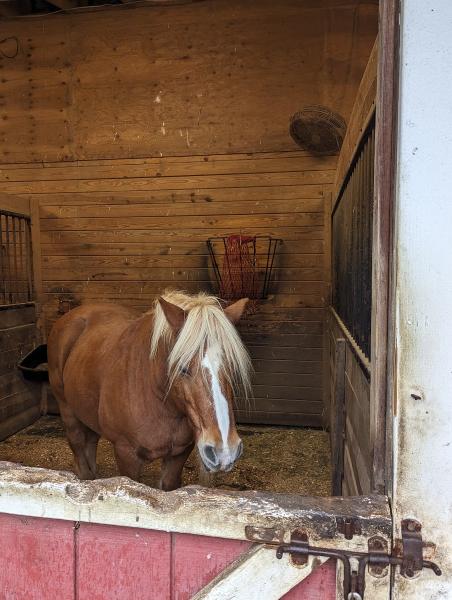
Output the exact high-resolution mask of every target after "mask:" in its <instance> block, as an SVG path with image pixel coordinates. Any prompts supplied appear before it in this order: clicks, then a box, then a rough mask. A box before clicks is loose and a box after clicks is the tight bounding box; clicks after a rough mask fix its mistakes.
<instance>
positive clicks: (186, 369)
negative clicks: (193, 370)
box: [180, 367, 190, 375]
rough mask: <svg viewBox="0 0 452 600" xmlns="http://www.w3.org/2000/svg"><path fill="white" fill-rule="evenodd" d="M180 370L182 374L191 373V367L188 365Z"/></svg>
mask: <svg viewBox="0 0 452 600" xmlns="http://www.w3.org/2000/svg"><path fill="white" fill-rule="evenodd" d="M180 372H181V373H182V375H190V369H189V368H188V367H183V368H182V369H181V370H180Z"/></svg>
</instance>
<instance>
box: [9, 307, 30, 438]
mask: <svg viewBox="0 0 452 600" xmlns="http://www.w3.org/2000/svg"><path fill="white" fill-rule="evenodd" d="M38 339H39V334H38V329H37V327H36V310H35V305H34V304H30V305H25V304H22V305H15V306H0V440H3V439H5V438H7V437H8V436H10V435H12V434H13V433H16V431H19V430H20V429H23V428H24V427H26V426H27V425H30V423H33V422H34V421H36V419H37V418H38V417H39V415H40V387H39V385H37V384H33V383H28V382H26V381H25V380H24V379H23V377H22V375H21V374H20V372H19V370H18V369H17V363H18V362H19V361H20V359H21V358H22V357H23V356H24V355H25V354H27V353H28V352H30V350H32V349H33V348H34V346H35V345H36V343H37V342H38Z"/></svg>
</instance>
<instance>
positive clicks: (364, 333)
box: [332, 121, 375, 358]
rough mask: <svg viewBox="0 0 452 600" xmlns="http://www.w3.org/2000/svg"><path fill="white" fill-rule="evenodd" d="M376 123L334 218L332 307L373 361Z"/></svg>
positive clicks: (361, 151) (341, 196)
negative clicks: (373, 227)
mask: <svg viewBox="0 0 452 600" xmlns="http://www.w3.org/2000/svg"><path fill="white" fill-rule="evenodd" d="M374 157H375V121H373V122H372V123H371V124H370V126H369V128H368V130H367V131H366V133H365V134H364V136H363V139H362V142H361V144H360V147H359V149H358V152H357V155H356V157H355V159H354V161H353V163H352V166H351V168H350V171H349V173H348V176H347V178H346V180H345V183H344V186H343V188H342V191H341V194H340V196H339V199H338V202H337V204H336V207H335V209H334V212H333V217H332V254H333V265H332V266H333V289H332V295H333V299H332V301H333V308H334V309H335V311H336V313H337V314H338V315H339V317H340V318H341V319H342V321H343V322H344V324H345V326H346V327H347V328H348V330H349V331H350V333H351V335H352V336H353V338H354V340H355V342H356V343H357V344H358V346H359V347H360V348H361V350H362V351H363V353H364V354H365V355H366V357H367V358H370V335H371V305H372V213H373V194H374Z"/></svg>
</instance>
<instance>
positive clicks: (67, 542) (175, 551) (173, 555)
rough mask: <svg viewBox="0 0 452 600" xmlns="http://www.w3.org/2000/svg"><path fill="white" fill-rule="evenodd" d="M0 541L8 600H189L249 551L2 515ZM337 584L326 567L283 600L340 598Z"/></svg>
mask: <svg viewBox="0 0 452 600" xmlns="http://www.w3.org/2000/svg"><path fill="white" fill-rule="evenodd" d="M0 536H1V544H0V598H1V600H56V599H58V600H132V599H133V600H188V599H189V598H191V597H192V596H193V594H195V593H196V592H197V591H199V590H200V589H202V588H203V587H204V586H205V585H206V584H207V583H208V582H209V581H210V580H211V579H212V578H213V577H215V576H216V575H217V574H218V573H220V572H221V571H222V570H223V569H224V568H225V567H226V566H227V565H228V564H229V563H231V562H232V561H233V560H234V559H235V558H236V557H237V556H238V555H239V554H241V553H242V552H243V551H244V550H246V549H247V548H248V546H249V544H248V543H247V542H241V541H236V540H224V539H219V538H209V537H203V536H195V535H184V534H169V533H165V532H161V531H152V530H146V529H136V528H131V527H115V526H109V525H93V524H89V523H80V524H75V523H73V522H69V521H56V520H52V519H37V518H28V517H18V516H14V515H5V514H1V513H0ZM275 560H276V558H275ZM335 578H336V575H335V567H334V564H333V563H326V564H325V565H323V566H322V567H320V568H318V569H316V571H315V572H314V573H313V574H312V575H311V576H310V577H309V578H308V579H306V580H305V581H303V582H302V583H300V584H299V585H298V586H297V587H296V588H294V589H293V590H292V591H291V592H289V593H288V594H286V595H285V596H284V599H285V600H334V599H335V597H336V596H335Z"/></svg>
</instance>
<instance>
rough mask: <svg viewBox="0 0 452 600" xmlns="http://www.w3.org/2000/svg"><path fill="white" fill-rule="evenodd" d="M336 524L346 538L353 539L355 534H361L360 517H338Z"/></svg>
mask: <svg viewBox="0 0 452 600" xmlns="http://www.w3.org/2000/svg"><path fill="white" fill-rule="evenodd" d="M336 526H337V530H338V531H339V533H342V534H343V535H344V537H345V539H346V540H351V539H353V536H354V535H361V532H362V527H361V521H360V519H359V518H358V517H336Z"/></svg>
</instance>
